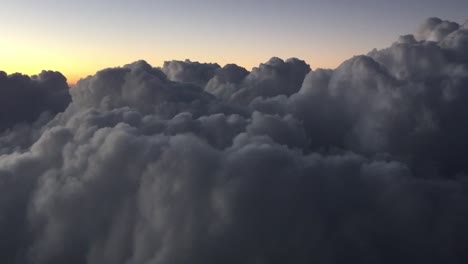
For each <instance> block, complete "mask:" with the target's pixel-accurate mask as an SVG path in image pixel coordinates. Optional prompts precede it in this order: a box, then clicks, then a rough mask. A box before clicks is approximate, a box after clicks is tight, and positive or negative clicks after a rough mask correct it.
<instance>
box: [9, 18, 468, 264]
mask: <svg viewBox="0 0 468 264" xmlns="http://www.w3.org/2000/svg"><path fill="white" fill-rule="evenodd" d="M418 34H419V35H418ZM418 34H417V35H416V36H413V35H406V36H403V37H401V38H400V39H399V40H397V41H396V42H395V43H393V44H392V45H391V46H390V47H388V48H385V49H382V50H374V51H372V52H370V53H369V54H367V55H362V56H357V57H354V58H351V59H350V60H348V61H346V62H344V63H343V64H342V65H341V66H339V67H338V68H337V69H335V70H324V69H317V70H311V68H310V66H309V65H307V64H306V63H305V62H304V61H301V60H299V59H289V60H286V61H284V60H282V59H279V58H272V59H271V60H270V61H268V62H267V63H265V64H261V65H260V66H259V67H258V68H254V69H253V70H252V71H251V72H248V71H247V70H245V69H244V68H242V67H239V66H237V65H233V64H231V65H226V66H224V67H222V68H221V67H220V66H219V65H217V64H202V63H196V62H190V61H185V62H180V61H172V62H167V63H165V65H164V66H163V67H162V68H161V69H158V68H154V67H152V66H151V65H149V64H148V63H146V62H144V61H138V62H135V63H132V64H129V65H126V66H124V67H121V68H113V69H105V70H102V71H100V72H98V73H96V74H95V75H94V76H91V77H88V78H86V79H84V80H82V81H80V82H79V83H78V84H77V86H76V87H74V88H72V89H70V90H68V87H66V84H65V85H63V81H64V79H63V77H62V78H60V76H61V75H59V74H58V73H50V72H46V73H43V74H41V75H40V76H39V77H32V78H29V77H25V76H22V75H18V76H5V75H4V76H3V77H1V78H0V81H1V82H3V83H8V85H3V84H2V86H0V87H7V88H5V91H8V92H9V93H5V97H3V96H2V100H5V102H8V100H9V99H8V98H18V100H19V99H21V100H23V99H24V101H27V100H29V98H30V97H29V96H32V94H34V95H36V94H37V93H39V94H41V97H39V96H38V98H41V100H40V101H39V102H41V103H40V104H39V106H37V107H36V106H34V107H30V108H27V109H24V111H26V112H27V114H26V115H20V114H19V113H20V112H18V113H17V114H14V115H12V116H14V118H13V117H12V118H10V119H1V122H0V126H3V127H5V128H8V129H7V130H5V131H4V132H3V133H2V134H1V135H0V151H1V152H0V237H2V239H1V240H0V260H1V262H2V263H3V262H4V263H39V264H42V263H52V264H53V263H72V264H73V263H127V264H132V263H135V264H136V263H188V262H190V263H314V262H317V263H350V262H351V263H465V262H466V261H467V260H468V255H467V253H466V245H467V244H468V239H467V237H468V224H467V223H468V176H467V175H468V174H467V173H468V167H467V165H466V162H465V161H466V157H468V147H467V146H468V139H467V137H466V134H467V132H468V123H467V122H466V120H468V109H467V106H466V101H467V100H468V92H467V91H465V90H466V89H465V88H466V87H467V86H468V61H467V60H466V56H467V54H466V51H467V49H465V48H464V47H465V46H466V39H467V36H468V33H467V31H466V27H464V26H460V25H458V24H456V23H453V22H448V21H442V20H440V19H435V18H432V19H429V20H428V21H427V22H426V23H425V24H424V25H423V27H422V30H421V32H418ZM41 76H42V77H41ZM5 80H7V81H5ZM60 80H62V81H60ZM17 87H22V88H17ZM34 89H35V90H34ZM17 90H18V91H23V90H24V91H26V92H24V93H19V92H17ZM37 90H38V91H40V92H38V91H37ZM10 91H15V92H10ZM1 92H4V91H3V90H0V93H1ZM16 92H17V93H16ZM15 96H16V97H15ZM70 98H71V101H70ZM67 105H68V106H67ZM0 107H5V106H0ZM65 107H66V109H65ZM15 109H16V108H15ZM20 110H22V109H21V108H18V110H17V111H20ZM62 111H63V112H62ZM42 112H46V114H41V113H42ZM47 112H48V114H47ZM13 113H15V112H14V111H13ZM12 120H13V121H12ZM16 123H22V125H16V126H14V128H11V127H12V126H13V125H14V124H16Z"/></svg>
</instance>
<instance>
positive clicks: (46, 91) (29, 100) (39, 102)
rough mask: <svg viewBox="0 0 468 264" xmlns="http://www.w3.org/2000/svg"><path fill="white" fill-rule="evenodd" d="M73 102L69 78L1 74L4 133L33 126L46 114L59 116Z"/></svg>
mask: <svg viewBox="0 0 468 264" xmlns="http://www.w3.org/2000/svg"><path fill="white" fill-rule="evenodd" d="M69 102H70V98H69V94H68V85H67V82H66V79H65V77H64V76H63V75H62V74H61V73H58V72H52V71H43V72H42V73H41V74H39V75H37V76H32V77H29V76H26V75H22V74H19V73H17V74H12V75H7V74H6V73H5V72H0V131H3V130H5V129H7V128H11V127H12V126H14V125H16V124H19V123H30V122H33V121H34V120H35V119H37V118H38V117H39V115H40V114H41V113H43V112H49V113H51V114H54V115H55V114H56V113H58V112H61V111H63V110H64V109H65V108H66V107H67V105H68V103H69Z"/></svg>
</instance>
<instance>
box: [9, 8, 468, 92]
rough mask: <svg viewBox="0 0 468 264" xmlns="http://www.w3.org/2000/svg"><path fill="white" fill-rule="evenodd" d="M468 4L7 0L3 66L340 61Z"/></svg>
mask: <svg viewBox="0 0 468 264" xmlns="http://www.w3.org/2000/svg"><path fill="white" fill-rule="evenodd" d="M467 10H468V1H465V0H448V1H433V0H424V1H421V0H419V1H416V0H394V1H384V0H373V1H371V0H354V1H349V0H332V1H330V0H327V1H325V0H309V1H306V0H288V1H286V0H284V1H277V0H272V1H262V0H257V1H253V0H250V1H245V0H239V1H225V0H216V1H215V0H198V1H193V0H190V1H186V0H185V1H184V0H170V1H167V0H153V1H149V0H140V1H130V0H113V1H110V0H101V1H96V0H92V1H90V0H82V1H76V0H62V1H58V0H56V1H52V0H44V1H36V0H14V1H12V0H6V1H2V7H1V9H0V23H1V25H2V33H3V34H2V35H3V36H2V37H1V38H0V66H1V67H0V68H1V69H2V70H4V71H6V72H7V73H14V72H22V73H26V74H37V73H39V72H40V71H41V70H44V69H47V70H56V71H60V72H62V73H63V74H64V75H65V76H66V77H67V78H68V81H69V83H75V82H76V81H77V80H78V79H80V78H82V77H86V76H88V75H90V74H94V73H95V72H96V71H97V70H99V69H102V68H105V67H114V66H119V65H124V64H127V63H130V62H133V61H136V60H139V59H144V60H146V61H148V62H149V63H151V64H152V65H156V66H160V65H162V64H163V62H164V61H167V60H174V59H176V60H185V59H190V60H192V61H200V62H218V63H220V64H227V63H236V64H238V65H241V66H243V67H246V68H247V69H249V70H250V69H251V68H252V67H254V66H257V65H258V64H259V63H261V62H265V61H267V60H268V59H269V58H270V57H273V56H277V57H281V58H284V59H286V58H290V57H299V58H301V59H304V60H306V61H307V63H309V64H310V65H311V66H312V68H335V67H337V66H338V65H339V64H341V63H342V62H343V61H344V60H345V59H347V58H350V57H351V56H353V55H358V54H365V53H367V52H368V51H370V50H372V49H373V48H383V47H386V46H388V45H389V44H390V43H392V42H393V41H394V40H395V39H396V38H397V37H398V36H399V35H401V34H402V32H403V33H412V32H415V31H416V30H417V28H418V25H420V24H421V23H422V22H423V21H424V20H425V19H426V18H428V17H432V16H437V17H441V18H442V19H447V20H451V21H455V22H458V23H463V22H464V21H465V19H466V11H467ZM409 25H413V26H409Z"/></svg>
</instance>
